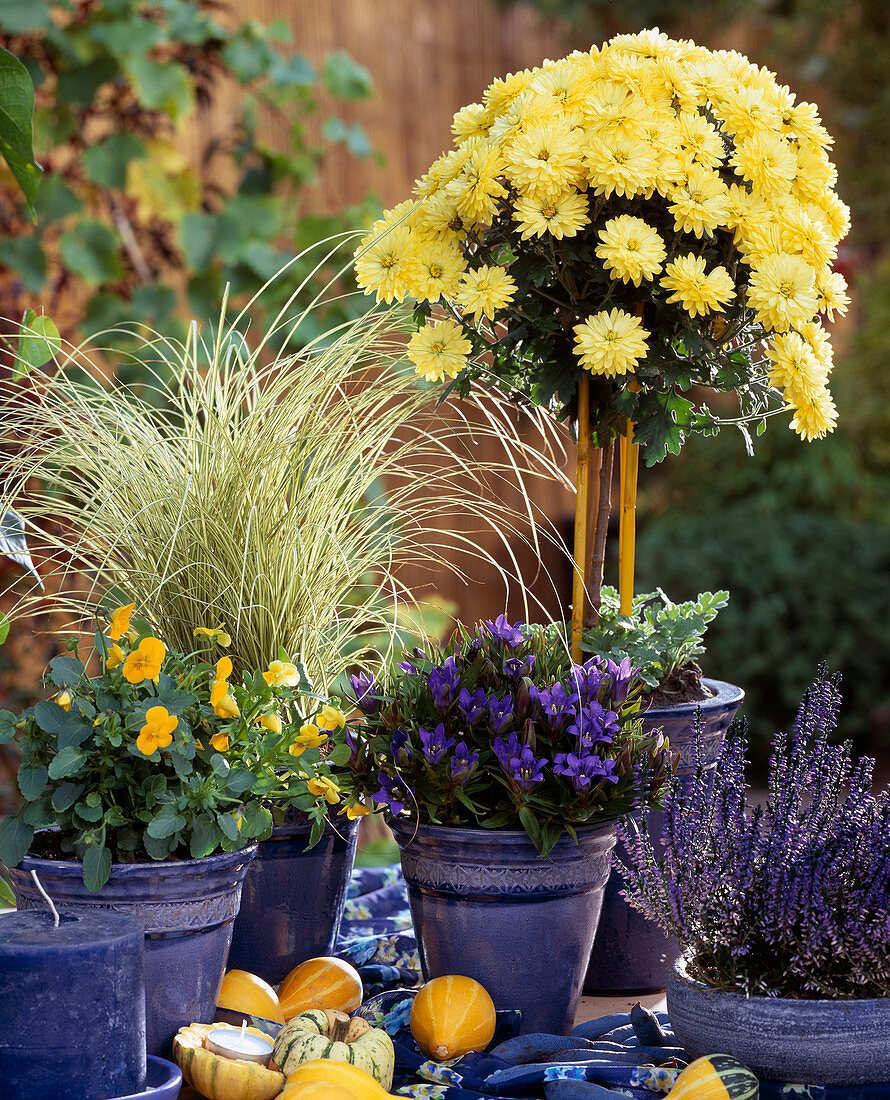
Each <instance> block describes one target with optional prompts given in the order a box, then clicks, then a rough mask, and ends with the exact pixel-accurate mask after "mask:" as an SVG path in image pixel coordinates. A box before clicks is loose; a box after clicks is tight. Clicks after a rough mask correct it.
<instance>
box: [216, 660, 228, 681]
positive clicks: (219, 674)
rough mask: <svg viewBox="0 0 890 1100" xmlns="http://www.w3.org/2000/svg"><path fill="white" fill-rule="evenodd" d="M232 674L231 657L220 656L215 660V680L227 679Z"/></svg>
mask: <svg viewBox="0 0 890 1100" xmlns="http://www.w3.org/2000/svg"><path fill="white" fill-rule="evenodd" d="M231 675H232V659H231V657H220V659H219V660H218V661H217V662H216V675H215V676H214V679H215V680H228V678H229V677H230V676H231Z"/></svg>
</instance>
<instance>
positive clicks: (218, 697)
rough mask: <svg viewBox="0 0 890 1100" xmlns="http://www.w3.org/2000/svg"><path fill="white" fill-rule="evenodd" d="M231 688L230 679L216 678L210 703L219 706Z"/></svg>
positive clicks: (211, 690)
mask: <svg viewBox="0 0 890 1100" xmlns="http://www.w3.org/2000/svg"><path fill="white" fill-rule="evenodd" d="M230 690H231V689H230V687H229V681H228V680H214V681H213V684H212V685H211V688H210V705H211V706H212V707H218V706H219V704H220V703H221V702H222V701H223V699H225V697H226V696H227V695H228V694H229V691H230Z"/></svg>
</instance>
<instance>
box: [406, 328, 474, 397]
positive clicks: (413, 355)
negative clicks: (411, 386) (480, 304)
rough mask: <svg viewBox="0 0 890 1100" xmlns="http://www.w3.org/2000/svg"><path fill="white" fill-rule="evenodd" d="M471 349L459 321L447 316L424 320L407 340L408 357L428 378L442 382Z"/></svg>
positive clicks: (458, 367)
mask: <svg viewBox="0 0 890 1100" xmlns="http://www.w3.org/2000/svg"><path fill="white" fill-rule="evenodd" d="M471 351H472V346H471V344H470V341H469V340H467V339H466V337H465V336H464V335H463V331H462V330H461V327H460V325H457V324H455V322H454V321H448V320H445V321H435V322H434V323H432V324H426V325H425V326H424V327H423V328H422V329H420V330H418V331H417V332H415V333H414V335H413V336H412V337H411V339H410V340H409V341H408V358H409V359H410V360H411V362H412V363H413V364H414V369H415V370H416V372H417V373H418V374H419V375H420V376H421V377H423V378H425V379H426V380H427V381H428V382H444V381H445V379H446V378H454V377H455V376H456V375H458V374H460V372H461V371H462V370H463V369H464V367H465V366H466V364H467V356H468V355H469V354H470V352H471Z"/></svg>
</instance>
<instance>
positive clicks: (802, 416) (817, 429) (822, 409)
mask: <svg viewBox="0 0 890 1100" xmlns="http://www.w3.org/2000/svg"><path fill="white" fill-rule="evenodd" d="M836 424H837V408H836V407H835V404H834V398H833V397H832V396H831V393H830V392H829V390H828V389H827V388H826V389H822V390H819V392H818V393H815V394H813V395H812V396H811V397H810V398H809V399H807V400H805V401H802V402H801V403H800V404H799V405H797V406H795V409H794V416H793V417H792V419H791V424H790V427H791V429H792V430H793V431H795V432H797V434H798V435H799V436H800V437H801V439H805V440H806V441H807V442H808V443H810V442H812V441H813V440H814V439H822V438H823V436H825V435H826V434H827V433H828V432H833V431H834V428H835V425H836Z"/></svg>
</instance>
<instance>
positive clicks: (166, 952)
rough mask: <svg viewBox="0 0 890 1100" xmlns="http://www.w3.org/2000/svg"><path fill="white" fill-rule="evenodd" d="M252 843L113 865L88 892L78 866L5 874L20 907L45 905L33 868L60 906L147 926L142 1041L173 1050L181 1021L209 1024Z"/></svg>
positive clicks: (159, 1051) (46, 864)
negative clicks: (104, 912) (105, 912)
mask: <svg viewBox="0 0 890 1100" xmlns="http://www.w3.org/2000/svg"><path fill="white" fill-rule="evenodd" d="M255 852H256V845H255V844H254V845H252V846H251V847H249V848H242V849H241V851H239V852H224V853H223V854H222V855H217V856H206V857H205V858H204V859H183V860H175V861H170V862H158V863H113V864H112V865H111V875H110V876H109V879H108V882H107V883H106V884H105V885H104V886H103V887H102V889H101V890H100V891H99V892H98V893H96V894H91V893H90V892H89V891H88V890H87V888H86V886H84V883H83V869H82V866H81V864H80V863H75V862H67V861H62V860H51V859H37V858H34V857H32V856H25V858H24V859H23V860H22V862H21V864H20V865H19V866H18V867H13V868H10V871H9V874H10V877H11V878H12V884H13V888H14V889H15V898H16V905H17V906H18V908H19V909H33V908H37V907H38V906H39V907H45V905H46V903H45V902H44V901H43V899H42V898H41V896H40V894H39V893H38V892H37V888H36V886H35V885H34V880H33V879H32V878H31V871H32V870H35V871H36V872H37V874H38V876H39V878H40V881H41V883H42V884H43V888H44V889H45V890H46V892H47V893H48V894H49V896H50V897H51V898H52V899H53V902H54V903H55V905H56V908H57V909H59V911H60V912H61V911H65V910H71V909H77V908H82V907H89V908H94V909H111V910H114V911H115V912H118V913H128V914H130V915H131V916H136V917H140V918H141V919H142V920H143V921H144V923H145V1040H146V1041H145V1046H146V1050H147V1052H148V1054H150V1055H156V1056H158V1057H162V1058H163V1057H164V1056H165V1055H169V1053H170V1044H171V1042H172V1040H173V1036H174V1035H175V1034H176V1032H177V1031H178V1030H179V1028H180V1027H183V1026H184V1025H185V1024H190V1023H193V1022H198V1023H205V1022H206V1023H209V1022H210V1021H211V1020H212V1019H213V1013H214V1009H215V1007H216V998H217V994H218V993H219V986H220V982H221V981H222V976H223V971H224V970H225V965H226V957H227V955H228V952H229V942H230V941H231V938H232V924H233V922H234V920H235V916H236V914H237V912H238V905H239V903H240V901H241V882H242V880H243V879H244V875H245V874H246V872H247V867H248V865H249V863H250V861H251V860H252V859H253V857H254V854H255Z"/></svg>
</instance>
